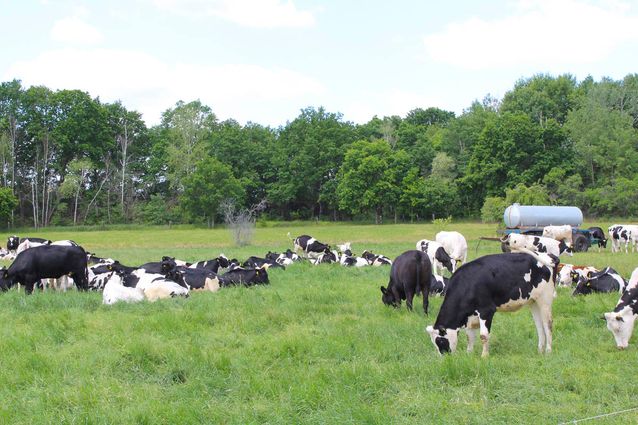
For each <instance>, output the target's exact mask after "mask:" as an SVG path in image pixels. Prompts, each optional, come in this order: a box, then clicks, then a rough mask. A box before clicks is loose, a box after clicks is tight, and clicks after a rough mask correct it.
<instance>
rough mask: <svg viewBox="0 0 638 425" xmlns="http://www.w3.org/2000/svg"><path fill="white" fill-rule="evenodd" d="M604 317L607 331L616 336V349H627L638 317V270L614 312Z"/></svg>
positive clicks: (634, 272) (630, 279)
mask: <svg viewBox="0 0 638 425" xmlns="http://www.w3.org/2000/svg"><path fill="white" fill-rule="evenodd" d="M603 317H604V319H605V320H606V321H607V329H609V330H610V331H611V333H612V334H613V335H614V339H615V340H616V347H618V349H621V350H623V349H625V348H627V346H628V345H629V339H630V338H631V334H632V333H633V330H634V323H635V321H636V317H638V268H636V269H634V271H633V273H632V274H631V278H629V283H628V284H627V287H626V289H625V291H624V292H623V293H622V295H621V296H620V299H619V300H618V303H617V304H616V307H615V308H614V310H613V311H611V312H609V313H605V314H604V316H603Z"/></svg>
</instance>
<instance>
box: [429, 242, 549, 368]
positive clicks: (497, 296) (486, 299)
mask: <svg viewBox="0 0 638 425" xmlns="http://www.w3.org/2000/svg"><path fill="white" fill-rule="evenodd" d="M527 252H528V253H513V254H493V255H486V256H484V257H480V258H477V259H476V260H474V261H471V262H469V263H466V264H464V265H462V266H461V267H459V269H458V270H457V271H456V272H455V273H454V274H453V275H452V277H451V278H450V283H449V285H448V289H447V293H446V295H445V298H444V299H443V304H441V309H440V310H439V315H438V316H437V318H436V321H435V322H434V326H428V327H427V332H428V333H429V334H430V338H431V340H432V343H433V344H434V346H435V347H436V348H437V350H438V352H439V353H440V354H444V353H450V352H454V351H455V350H456V344H457V342H458V331H459V329H461V328H466V333H467V336H468V344H467V350H468V352H469V351H472V349H473V348H474V341H475V339H476V330H477V329H480V335H481V342H482V344H483V353H482V355H483V356H487V355H488V354H489V339H490V329H491V328H492V319H493V318H494V314H495V313H496V312H497V311H516V310H518V309H520V308H521V307H522V306H524V305H527V304H529V305H530V308H531V310H532V315H533V316H534V322H535V323H536V331H537V332H538V350H539V352H543V351H545V352H550V351H551V349H552V302H553V301H554V286H555V280H556V272H557V268H558V263H559V259H558V257H557V256H555V255H553V254H541V253H535V252H532V251H527Z"/></svg>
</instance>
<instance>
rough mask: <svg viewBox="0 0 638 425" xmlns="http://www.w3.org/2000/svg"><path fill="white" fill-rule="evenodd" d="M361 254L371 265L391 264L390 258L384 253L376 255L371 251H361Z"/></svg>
mask: <svg viewBox="0 0 638 425" xmlns="http://www.w3.org/2000/svg"><path fill="white" fill-rule="evenodd" d="M361 256H362V257H363V258H365V259H366V260H367V261H368V263H369V264H370V265H371V266H374V267H378V266H391V265H392V260H390V259H389V258H388V257H386V256H385V255H381V254H378V255H377V254H374V253H372V252H371V251H363V254H361Z"/></svg>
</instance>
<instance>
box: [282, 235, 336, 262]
mask: <svg viewBox="0 0 638 425" xmlns="http://www.w3.org/2000/svg"><path fill="white" fill-rule="evenodd" d="M288 237H290V233H288ZM293 249H294V251H295V252H299V251H300V250H301V252H303V253H304V255H305V256H306V257H307V258H318V257H319V256H320V255H321V254H324V253H329V252H330V245H327V244H325V243H321V242H319V241H318V240H316V239H315V238H313V237H312V236H308V235H301V236H297V237H296V238H295V239H294V240H293Z"/></svg>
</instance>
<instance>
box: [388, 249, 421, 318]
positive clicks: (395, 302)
mask: <svg viewBox="0 0 638 425" xmlns="http://www.w3.org/2000/svg"><path fill="white" fill-rule="evenodd" d="M431 274H432V264H431V263H430V259H429V257H428V255H427V254H426V253H424V252H423V251H419V250H412V251H406V252H404V253H403V254H401V255H399V256H398V257H397V258H396V259H395V260H394V262H393V263H392V267H391V268H390V281H389V282H388V287H387V288H385V287H383V286H382V287H381V294H382V295H381V301H383V303H384V304H385V305H391V306H394V307H397V308H398V307H399V306H401V300H405V304H406V306H407V307H408V310H412V300H413V299H414V295H416V294H417V293H419V292H420V293H421V295H422V296H423V311H424V312H425V314H428V292H429V291H430V275H431Z"/></svg>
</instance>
